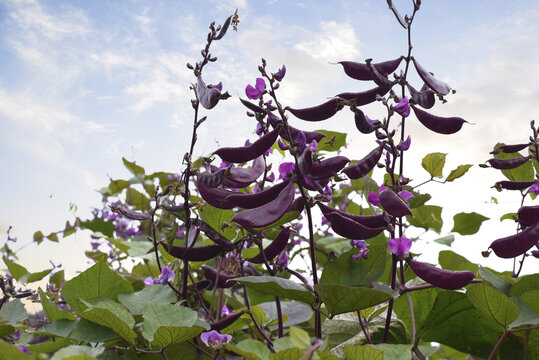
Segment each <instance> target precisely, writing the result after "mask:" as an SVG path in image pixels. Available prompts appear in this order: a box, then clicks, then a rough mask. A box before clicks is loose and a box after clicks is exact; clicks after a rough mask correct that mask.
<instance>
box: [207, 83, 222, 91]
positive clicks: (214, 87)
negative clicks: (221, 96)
mask: <svg viewBox="0 0 539 360" xmlns="http://www.w3.org/2000/svg"><path fill="white" fill-rule="evenodd" d="M210 86H211V88H212V89H217V90H219V91H223V83H222V82H219V84H215V85H210ZM208 87H209V86H208Z"/></svg>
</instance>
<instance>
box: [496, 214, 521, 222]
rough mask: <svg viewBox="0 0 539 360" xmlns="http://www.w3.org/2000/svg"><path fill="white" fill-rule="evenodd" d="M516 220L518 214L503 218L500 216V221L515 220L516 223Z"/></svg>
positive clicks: (505, 215) (503, 216)
mask: <svg viewBox="0 0 539 360" xmlns="http://www.w3.org/2000/svg"><path fill="white" fill-rule="evenodd" d="M515 218H518V216H517V213H507V214H504V215H502V216H500V221H504V220H513V221H515Z"/></svg>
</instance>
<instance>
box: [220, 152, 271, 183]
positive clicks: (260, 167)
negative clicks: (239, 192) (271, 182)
mask: <svg viewBox="0 0 539 360" xmlns="http://www.w3.org/2000/svg"><path fill="white" fill-rule="evenodd" d="M265 168H266V163H265V161H264V157H263V156H260V157H258V158H256V159H255V160H254V161H253V165H252V166H251V168H250V169H244V168H236V167H235V168H231V169H230V173H229V174H228V175H227V176H226V177H225V178H224V179H223V182H222V183H223V185H224V186H228V187H231V188H243V187H247V186H249V185H251V184H252V183H253V182H255V181H256V179H258V178H259V177H260V176H261V175H262V174H263V173H264V169H265ZM212 169H213V168H212Z"/></svg>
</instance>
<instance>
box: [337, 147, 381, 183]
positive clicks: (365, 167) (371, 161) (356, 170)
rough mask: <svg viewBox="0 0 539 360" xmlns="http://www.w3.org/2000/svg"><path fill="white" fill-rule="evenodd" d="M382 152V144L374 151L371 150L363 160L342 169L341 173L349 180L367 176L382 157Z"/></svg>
mask: <svg viewBox="0 0 539 360" xmlns="http://www.w3.org/2000/svg"><path fill="white" fill-rule="evenodd" d="M383 151H384V144H380V145H379V146H378V147H377V148H376V149H374V150H372V151H371V152H370V153H368V154H367V156H365V157H364V158H363V159H361V160H359V161H356V162H355V163H354V164H352V165H350V166H347V167H345V168H344V169H343V172H344V173H345V174H346V176H348V177H349V178H350V179H359V178H361V177H363V176H365V175H367V174H368V173H369V172H370V171H371V170H372V169H374V167H375V166H376V164H378V161H379V160H380V157H382V152H383Z"/></svg>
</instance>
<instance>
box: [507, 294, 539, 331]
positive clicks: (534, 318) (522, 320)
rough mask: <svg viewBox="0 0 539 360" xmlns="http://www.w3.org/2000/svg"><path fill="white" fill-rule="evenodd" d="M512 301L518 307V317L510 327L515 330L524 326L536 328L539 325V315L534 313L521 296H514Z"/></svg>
mask: <svg viewBox="0 0 539 360" xmlns="http://www.w3.org/2000/svg"><path fill="white" fill-rule="evenodd" d="M511 300H513V301H514V302H515V304H517V306H518V317H517V318H516V320H515V321H513V322H512V323H511V324H509V327H510V328H512V329H514V328H517V327H520V326H522V325H528V326H535V325H539V313H538V312H536V311H533V310H532V309H531V308H530V307H529V306H528V305H526V303H524V301H522V299H521V297H520V296H513V297H511Z"/></svg>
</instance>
